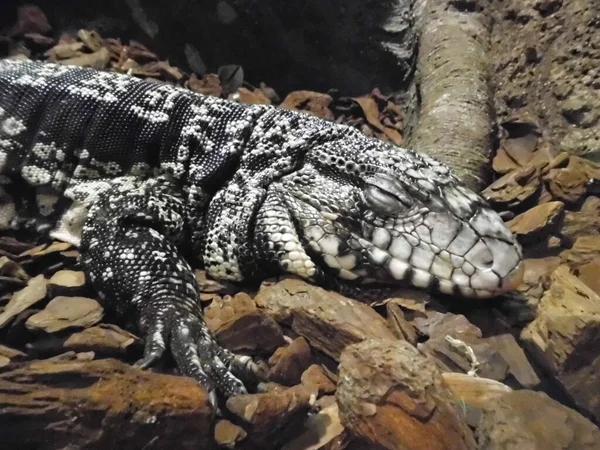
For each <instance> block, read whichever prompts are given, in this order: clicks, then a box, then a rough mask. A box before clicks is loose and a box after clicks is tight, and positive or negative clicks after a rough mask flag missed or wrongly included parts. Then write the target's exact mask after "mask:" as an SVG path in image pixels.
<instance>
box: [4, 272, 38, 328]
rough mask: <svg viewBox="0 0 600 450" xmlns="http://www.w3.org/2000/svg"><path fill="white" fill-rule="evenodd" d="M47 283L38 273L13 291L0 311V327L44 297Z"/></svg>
mask: <svg viewBox="0 0 600 450" xmlns="http://www.w3.org/2000/svg"><path fill="white" fill-rule="evenodd" d="M47 285H48V280H46V279H45V278H44V276H43V275H38V276H37V277H34V278H32V279H30V280H29V281H28V282H27V286H26V287H24V288H23V289H21V290H20V291H18V292H15V293H14V294H13V296H12V297H11V299H10V301H9V302H8V304H7V305H6V307H5V308H4V310H3V311H2V312H1V313H0V328H2V327H4V326H5V325H6V324H7V323H8V322H9V321H10V320H11V319H12V318H13V317H15V316H17V315H18V314H20V313H21V312H23V311H25V310H26V309H27V308H29V307H30V306H32V305H35V304H36V303H37V302H39V301H40V300H43V299H44V298H46V293H47Z"/></svg>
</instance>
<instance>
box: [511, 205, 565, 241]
mask: <svg viewBox="0 0 600 450" xmlns="http://www.w3.org/2000/svg"><path fill="white" fill-rule="evenodd" d="M564 208H565V205H564V203H563V202H548V203H544V204H542V205H538V206H534V207H533V208H531V209H529V210H527V211H525V212H524V213H523V214H519V215H518V216H517V217H515V218H514V219H512V220H510V221H508V222H507V223H506V226H508V228H509V229H510V230H511V231H512V232H513V233H514V234H515V235H516V236H517V238H518V239H519V241H520V242H521V243H525V242H531V241H533V240H536V239H540V237H542V236H544V235H546V234H549V233H551V232H552V231H554V228H555V225H556V224H557V223H558V222H559V220H560V219H561V217H562V212H563V210H564Z"/></svg>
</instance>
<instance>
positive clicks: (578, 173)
mask: <svg viewBox="0 0 600 450" xmlns="http://www.w3.org/2000/svg"><path fill="white" fill-rule="evenodd" d="M591 179H600V165H598V164H595V163H593V162H591V161H589V160H587V159H584V158H580V157H578V156H575V155H570V156H569V164H568V165H567V167H564V168H556V169H552V170H550V171H549V172H548V174H547V175H546V176H545V177H544V180H546V181H547V182H548V187H549V188H550V192H552V195H553V196H554V197H556V198H558V199H560V200H564V201H566V202H571V203H575V202H577V201H578V200H579V199H580V198H581V197H582V196H583V195H584V194H586V192H587V182H588V181H589V180H591Z"/></svg>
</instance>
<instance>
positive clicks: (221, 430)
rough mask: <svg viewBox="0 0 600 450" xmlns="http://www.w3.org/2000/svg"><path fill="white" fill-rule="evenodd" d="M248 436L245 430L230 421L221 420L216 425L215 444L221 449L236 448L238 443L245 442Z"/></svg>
mask: <svg viewBox="0 0 600 450" xmlns="http://www.w3.org/2000/svg"><path fill="white" fill-rule="evenodd" d="M246 436H248V433H246V432H245V431H244V429H243V428H241V427H238V426H237V425H235V424H233V423H231V422H230V421H229V420H225V419H223V420H219V421H218V422H217V424H216V425H215V442H216V443H217V444H218V445H219V447H225V448H235V447H236V445H237V443H238V442H240V441H243V440H244V439H245V438H246Z"/></svg>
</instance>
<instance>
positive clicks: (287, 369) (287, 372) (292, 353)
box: [268, 337, 312, 386]
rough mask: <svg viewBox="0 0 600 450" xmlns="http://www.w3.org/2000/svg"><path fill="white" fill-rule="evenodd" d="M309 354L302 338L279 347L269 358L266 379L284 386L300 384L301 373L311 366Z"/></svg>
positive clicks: (306, 344) (305, 342)
mask: <svg viewBox="0 0 600 450" xmlns="http://www.w3.org/2000/svg"><path fill="white" fill-rule="evenodd" d="M311 362H312V358H311V352H310V346H309V345H308V342H307V341H306V339H304V338H303V337H299V338H297V339H294V340H293V341H292V342H291V343H290V345H288V346H286V347H279V348H278V349H277V350H275V353H273V355H272V356H271V358H269V364H270V365H271V366H272V367H271V368H270V369H269V373H268V378H269V380H271V381H274V382H276V383H280V384H283V385H284V386H294V385H296V384H298V383H300V379H301V377H302V372H304V371H305V370H306V369H307V368H308V367H309V366H310V364H311Z"/></svg>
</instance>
